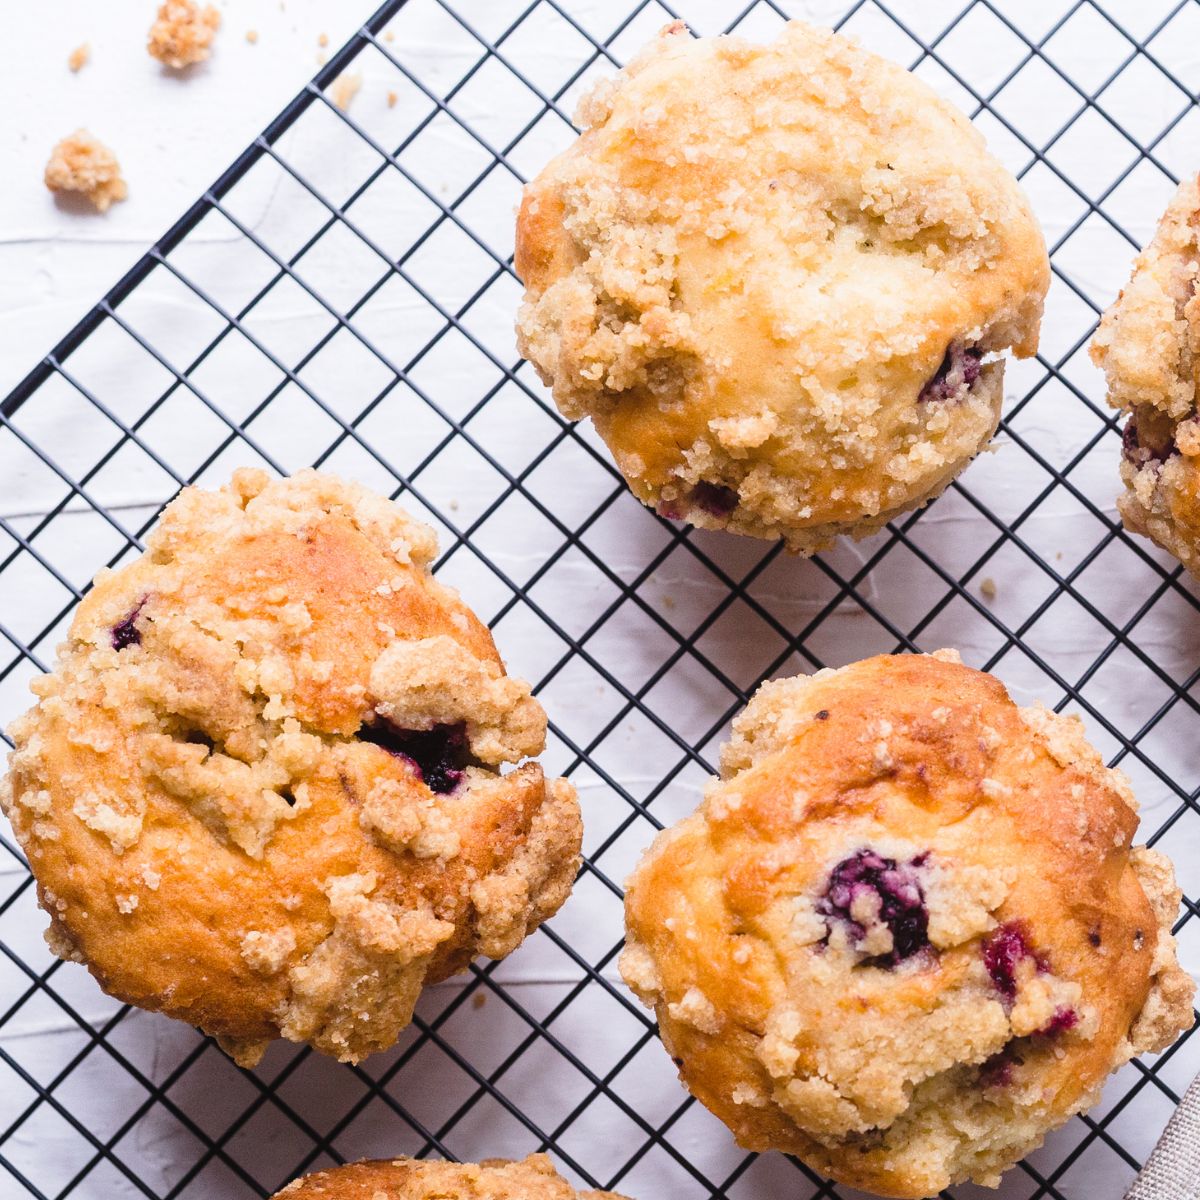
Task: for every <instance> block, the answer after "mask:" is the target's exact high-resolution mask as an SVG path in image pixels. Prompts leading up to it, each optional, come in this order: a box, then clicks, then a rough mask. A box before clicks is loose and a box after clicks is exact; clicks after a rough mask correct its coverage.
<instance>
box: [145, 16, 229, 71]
mask: <svg viewBox="0 0 1200 1200" xmlns="http://www.w3.org/2000/svg"><path fill="white" fill-rule="evenodd" d="M220 26H221V14H220V13H219V12H218V11H217V10H216V9H215V8H214V7H213V6H212V5H211V4H206V5H204V6H203V7H201V6H200V5H199V4H198V3H197V2H196V0H165V3H163V4H160V5H159V6H158V15H157V17H156V18H155V21H154V24H153V25H151V26H150V33H149V34H148V35H147V40H146V49H147V51H148V52H149V54H150V57H151V58H157V59H158V61H159V62H161V63H162V64H163V65H164V66H168V67H170V68H171V69H172V70H175V71H182V70H183V69H184V68H185V67H190V66H191V65H192V64H193V63H198V62H204V61H205V59H207V58H208V56H209V54H210V52H211V47H212V40H213V37H214V35H215V34H216V32H217V30H218V29H219V28H220Z"/></svg>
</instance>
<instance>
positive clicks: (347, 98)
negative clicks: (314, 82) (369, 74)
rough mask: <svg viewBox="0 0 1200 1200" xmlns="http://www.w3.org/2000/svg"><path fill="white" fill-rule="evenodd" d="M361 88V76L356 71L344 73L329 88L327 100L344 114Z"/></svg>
mask: <svg viewBox="0 0 1200 1200" xmlns="http://www.w3.org/2000/svg"><path fill="white" fill-rule="evenodd" d="M361 87H362V76H361V75H360V74H359V73H358V72H357V71H345V72H343V73H342V74H341V75H339V76H338V77H337V78H336V79H335V80H334V81H333V83H332V84H331V85H330V87H329V99H330V100H332V101H333V102H334V104H336V105H337V106H338V108H340V109H341V110H342V112H345V111H346V110H347V109H348V108H349V107H350V103H351V101H352V100H353V99H354V97H355V96H357V95H358V93H359V89H360V88H361Z"/></svg>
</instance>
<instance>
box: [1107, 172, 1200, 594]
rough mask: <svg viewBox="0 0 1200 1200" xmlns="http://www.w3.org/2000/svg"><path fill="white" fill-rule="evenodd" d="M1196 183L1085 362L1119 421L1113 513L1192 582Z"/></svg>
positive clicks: (1198, 351) (1198, 535)
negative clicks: (1123, 417)
mask: <svg viewBox="0 0 1200 1200" xmlns="http://www.w3.org/2000/svg"><path fill="white" fill-rule="evenodd" d="M1198 284H1200V180H1197V179H1196V178H1192V179H1188V180H1185V181H1184V183H1183V184H1181V185H1180V187H1179V188H1178V190H1177V191H1176V192H1175V195H1174V197H1173V198H1172V200H1171V203H1170V204H1169V205H1168V207H1167V211H1166V212H1165V213H1164V214H1163V216H1162V220H1161V221H1160V222H1159V226H1158V231H1157V232H1156V233H1155V235H1154V238H1153V239H1152V240H1151V242H1150V244H1149V245H1148V246H1147V247H1146V249H1145V250H1143V251H1142V253H1141V254H1139V255H1138V257H1137V259H1136V260H1135V261H1134V264H1133V275H1132V277H1131V278H1130V280H1129V282H1128V283H1127V284H1126V285H1125V287H1124V289H1123V290H1122V291H1121V294H1120V295H1119V296H1118V297H1117V299H1116V301H1115V303H1114V304H1113V305H1112V307H1111V308H1109V310H1108V311H1107V312H1106V313H1105V314H1104V317H1103V318H1102V320H1101V322H1100V328H1099V329H1098V330H1097V331H1096V336H1095V337H1094V338H1093V339H1092V345H1091V355H1092V359H1093V361H1094V362H1095V363H1096V365H1097V366H1098V367H1100V368H1102V369H1103V371H1104V374H1105V378H1106V380H1107V383H1108V402H1109V403H1110V404H1111V405H1112V406H1113V407H1114V408H1119V409H1122V410H1124V411H1125V412H1127V413H1128V414H1129V419H1128V420H1127V421H1126V423H1125V432H1124V437H1123V439H1122V447H1121V451H1122V452H1121V481H1122V482H1123V483H1124V485H1125V491H1124V493H1123V494H1122V495H1120V496H1119V497H1118V498H1117V508H1118V510H1119V511H1120V513H1121V518H1122V520H1123V521H1124V522H1125V525H1126V527H1127V528H1129V529H1132V530H1133V531H1134V532H1135V533H1140V534H1144V535H1145V536H1146V537H1148V538H1150V539H1151V541H1153V542H1155V543H1156V544H1157V545H1159V546H1161V547H1162V548H1163V549H1164V550H1166V551H1168V552H1169V553H1171V554H1173V555H1174V556H1175V557H1176V558H1177V559H1179V561H1180V562H1181V563H1183V565H1184V566H1185V567H1187V569H1188V570H1189V571H1191V572H1192V574H1193V575H1200V418H1198V417H1197V412H1196V408H1197V395H1196V384H1197V380H1198V379H1200V297H1198V296H1197V285H1198Z"/></svg>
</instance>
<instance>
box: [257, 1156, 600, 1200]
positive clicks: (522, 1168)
mask: <svg viewBox="0 0 1200 1200" xmlns="http://www.w3.org/2000/svg"><path fill="white" fill-rule="evenodd" d="M285 1197H286V1200H621V1197H620V1196H617V1195H616V1194H615V1193H613V1192H577V1191H576V1190H575V1189H574V1188H573V1187H572V1186H571V1185H570V1184H569V1183H568V1182H567V1181H566V1180H565V1179H564V1178H563V1177H562V1176H561V1175H560V1174H559V1173H558V1172H557V1171H556V1170H555V1169H554V1166H553V1165H552V1164H551V1162H550V1160H549V1159H548V1158H547V1157H546V1156H545V1155H544V1154H531V1155H530V1156H529V1157H528V1158H526V1159H524V1160H522V1161H521V1162H506V1161H505V1160H503V1159H498V1158H497V1159H489V1160H487V1161H486V1162H482V1163H478V1164H476V1163H448V1162H426V1161H424V1160H423V1159H415V1158H397V1159H393V1160H391V1161H380V1162H359V1163H348V1164H347V1165H346V1166H344V1167H335V1168H333V1169H332V1170H329V1171H318V1172H317V1173H316V1174H315V1175H306V1176H304V1178H303V1179H297V1180H296V1181H295V1182H294V1183H289V1184H288V1185H287V1187H285V1188H284V1189H283V1190H282V1191H280V1192H276V1194H275V1196H274V1197H273V1198H272V1200H284V1198H285Z"/></svg>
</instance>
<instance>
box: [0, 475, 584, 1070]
mask: <svg viewBox="0 0 1200 1200" xmlns="http://www.w3.org/2000/svg"><path fill="white" fill-rule="evenodd" d="M436 548H437V547H436V542H435V539H434V535H433V532H432V530H430V529H429V528H428V527H426V526H424V525H422V524H420V523H419V522H417V521H415V520H413V519H412V518H411V517H409V516H408V515H407V514H406V513H405V512H404V511H403V510H402V509H400V508H399V507H398V506H396V505H394V504H391V503H389V502H388V501H386V500H384V499H383V498H382V497H380V496H376V495H374V494H372V493H371V492H368V491H367V490H366V489H365V488H362V487H359V486H358V485H356V484H351V483H346V482H343V481H341V480H339V479H336V478H334V477H333V476H330V475H322V474H318V473H317V472H315V471H302V472H300V473H299V474H297V475H295V476H293V477H291V478H289V479H280V480H274V481H272V480H270V479H269V478H268V477H267V475H266V474H265V473H264V472H262V471H249V470H242V471H238V472H236V473H235V475H234V477H233V481H232V483H231V484H229V485H228V486H227V487H225V488H223V489H221V490H220V491H218V492H207V491H201V490H200V489H198V488H188V489H185V490H184V491H183V492H182V493H181V494H180V495H179V496H178V497H177V498H176V499H175V500H174V501H173V502H172V503H171V504H170V505H169V506H168V507H167V509H166V511H165V512H164V513H163V516H162V519H161V521H160V522H159V524H158V526H157V527H156V528H155V530H154V531H153V532H152V534H151V535H150V537H149V539H148V545H147V550H146V553H145V554H144V555H143V556H142V557H141V558H140V559H138V560H137V561H136V562H133V563H131V564H130V565H128V566H125V567H123V568H122V569H120V570H118V571H115V572H105V573H103V574H102V575H101V576H100V577H99V578H98V579H97V580H96V585H95V587H94V588H93V589H92V591H91V592H90V593H89V594H88V596H87V597H86V598H85V599H84V601H83V602H82V603H81V604H80V606H79V609H78V611H77V613H76V615H75V619H74V621H73V623H72V625H71V630H70V636H69V639H68V640H67V642H66V643H65V644H64V645H63V646H62V647H61V648H60V652H59V660H58V664H57V666H56V668H55V670H54V671H53V672H52V673H51V674H49V675H46V676H43V677H42V678H40V679H38V680H35V681H34V684H33V690H34V692H35V693H36V695H37V696H38V697H39V699H38V702H37V704H36V705H35V707H34V708H33V709H32V710H30V711H29V712H28V713H27V714H26V715H25V716H23V717H22V718H20V719H19V720H18V721H17V722H16V723H15V724H14V726H13V727H12V730H11V733H12V736H13V738H14V741H15V748H14V750H13V752H12V754H11V756H10V760H9V765H10V768H11V772H10V775H9V776H8V777H7V778H6V779H5V781H4V783H3V786H2V787H0V802H2V803H3V807H4V810H5V812H6V813H7V814H8V816H9V819H10V820H11V821H12V825H13V828H14V830H15V832H16V835H17V837H18V839H19V840H20V843H21V845H22V847H23V848H24V850H25V852H26V854H27V855H28V857H29V861H30V865H31V866H32V868H33V872H34V874H35V876H36V877H37V884H38V898H39V902H40V903H41V905H42V907H43V908H44V909H45V910H46V912H47V913H48V914H49V916H50V929H49V931H48V933H47V940H48V942H49V943H50V946H51V948H52V949H53V950H54V951H55V952H56V953H57V954H59V955H60V956H61V957H63V958H68V959H74V960H76V961H79V962H83V963H86V964H87V966H88V968H89V969H90V970H91V972H92V974H93V975H94V976H95V977H96V979H97V980H98V981H99V983H100V985H101V986H102V987H103V988H104V989H105V990H106V991H108V992H109V993H110V994H112V995H114V996H116V997H118V998H119V999H121V1000H124V1001H127V1002H129V1003H132V1004H137V1005H140V1006H141V1007H143V1008H147V1009H152V1010H157V1011H161V1012H165V1013H167V1014H168V1015H169V1016H173V1017H178V1018H180V1019H182V1020H186V1021H189V1022H190V1023H192V1024H194V1025H198V1026H200V1027H201V1028H202V1029H203V1030H205V1031H206V1032H207V1033H210V1034H213V1035H215V1036H216V1037H217V1038H218V1040H219V1041H220V1042H221V1044H222V1046H224V1047H225V1049H226V1050H228V1051H229V1053H230V1054H232V1055H233V1057H234V1058H235V1059H236V1060H237V1061H238V1062H239V1063H241V1064H243V1065H252V1064H253V1063H254V1062H255V1061H257V1059H258V1058H259V1057H260V1056H261V1054H262V1053H263V1050H264V1049H265V1048H266V1046H267V1044H268V1042H269V1041H270V1040H271V1039H272V1038H276V1037H285V1038H289V1039H291V1040H293V1041H298V1042H307V1043H309V1044H310V1045H311V1046H313V1047H315V1048H316V1049H318V1050H320V1051H323V1052H324V1053H326V1054H331V1055H335V1056H336V1057H338V1058H340V1059H343V1060H349V1061H357V1060H358V1059H360V1058H362V1057H363V1056H365V1055H367V1054H370V1053H372V1052H373V1051H376V1050H381V1049H384V1048H386V1047H388V1046H390V1045H391V1044H392V1043H393V1042H394V1041H395V1040H396V1037H397V1036H398V1034H399V1032H400V1031H401V1029H403V1028H404V1026H405V1025H407V1023H408V1022H409V1020H410V1019H411V1016H412V1011H413V1005H414V1004H415V1002H416V1000H417V997H418V995H419V994H420V991H421V988H422V987H423V986H424V985H425V984H426V983H431V982H434V981H436V980H439V979H442V978H445V977H446V976H448V975H450V974H453V973H454V972H457V971H461V970H463V969H464V968H465V967H466V965H467V963H468V961H469V960H470V959H471V958H472V957H474V956H475V955H478V954H484V955H487V956H490V957H492V958H499V957H501V956H503V955H505V954H507V953H509V952H510V951H511V950H513V949H515V948H516V946H517V945H518V944H519V943H520V942H521V940H522V939H523V938H524V937H525V936H526V934H527V933H528V932H530V931H531V930H532V929H534V928H535V927H536V926H537V925H538V924H539V923H540V922H541V921H543V920H544V919H545V918H546V917H548V916H550V915H551V914H552V913H554V912H555V911H556V909H557V908H558V907H559V906H560V905H561V904H562V902H563V900H564V899H565V898H566V896H567V893H568V891H569V889H570V886H571V882H572V880H573V878H574V874H575V870H576V868H577V866H578V861H579V857H578V856H579V846H580V837H581V829H580V819H579V808H578V804H577V801H576V798H575V793H574V789H573V788H572V787H571V785H570V784H569V783H568V782H567V781H566V780H565V779H549V780H548V779H546V778H545V777H544V776H543V773H542V769H541V767H540V766H539V765H538V764H537V763H536V762H533V761H527V762H524V763H523V764H522V765H519V766H517V767H516V768H515V769H513V770H511V771H508V772H507V773H501V764H504V763H520V762H521V760H523V759H527V758H528V757H529V756H532V755H536V754H538V753H539V752H540V751H541V750H542V748H543V744H544V740H545V727H546V718H545V714H544V712H543V711H542V708H541V706H540V705H539V704H538V703H537V701H536V700H535V699H534V698H533V697H532V696H531V695H530V689H529V685H528V684H526V683H524V682H522V681H520V680H517V679H512V678H510V677H508V676H507V675H506V674H505V672H504V667H503V664H502V663H501V661H500V657H499V655H498V654H497V652H496V648H495V645H494V644H493V642H492V638H491V635H490V634H489V632H488V630H487V628H486V627H485V626H483V625H482V624H481V623H480V622H479V620H478V619H477V618H476V617H475V615H474V614H473V613H472V612H471V611H470V610H469V609H468V608H467V607H466V605H465V604H463V602H462V600H461V599H460V598H459V597H458V595H457V593H456V592H454V591H453V590H452V589H450V588H448V587H445V586H443V585H442V584H440V583H438V581H437V580H436V579H435V578H434V577H433V576H432V575H431V574H430V571H429V564H430V563H431V561H432V560H433V557H434V554H435V552H436Z"/></svg>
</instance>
